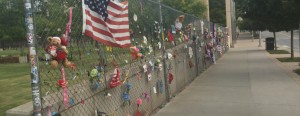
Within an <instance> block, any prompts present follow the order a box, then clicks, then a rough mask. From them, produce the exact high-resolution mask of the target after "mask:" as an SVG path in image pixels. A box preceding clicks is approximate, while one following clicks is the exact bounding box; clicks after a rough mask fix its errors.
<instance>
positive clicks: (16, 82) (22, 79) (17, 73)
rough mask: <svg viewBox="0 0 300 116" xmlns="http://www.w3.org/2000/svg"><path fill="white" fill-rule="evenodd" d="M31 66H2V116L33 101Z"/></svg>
mask: <svg viewBox="0 0 300 116" xmlns="http://www.w3.org/2000/svg"><path fill="white" fill-rule="evenodd" d="M29 73H30V66H29V64H0V75H1V76H0V116H5V112H6V110H8V109H11V108H13V107H16V106H18V105H21V104H24V103H27V102H29V101H30V100H31V88H30V86H31V82H30V76H29Z"/></svg>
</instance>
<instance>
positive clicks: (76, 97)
mask: <svg viewBox="0 0 300 116" xmlns="http://www.w3.org/2000/svg"><path fill="white" fill-rule="evenodd" d="M81 2H82V1H81V0H32V5H33V6H34V7H33V8H34V10H33V11H34V12H33V21H34V24H35V25H34V27H35V33H36V35H35V37H36V39H37V43H36V50H37V57H38V74H39V78H40V85H39V87H40V93H41V94H40V97H41V101H42V102H41V106H42V107H41V109H42V114H43V115H63V116H91V115H95V114H98V115H100V114H106V115H115V116H125V115H138V114H142V115H146V116H148V115H151V114H153V113H154V112H155V111H156V110H157V109H159V108H161V107H162V106H163V105H164V104H165V103H166V102H167V101H168V99H169V98H170V97H172V96H176V94H178V93H179V92H180V91H181V90H182V89H184V87H185V86H187V85H188V84H189V83H191V82H192V81H193V80H194V79H195V78H196V77H197V76H198V75H199V74H201V73H202V72H203V71H204V70H205V69H207V68H208V67H209V66H210V65H212V64H214V63H216V60H217V59H219V58H220V57H222V54H223V53H225V52H226V51H227V50H228V45H227V43H228V42H227V32H226V29H225V28H224V27H221V26H218V25H216V24H213V23H211V22H208V21H205V20H201V19H199V18H197V17H195V16H193V15H190V14H186V13H183V12H180V11H178V10H176V9H173V8H170V7H168V6H166V5H163V4H162V8H161V13H162V14H161V15H160V14H159V12H160V11H159V10H160V9H159V2H157V1H153V0H130V1H129V25H130V32H131V35H130V36H131V43H132V44H133V45H134V46H136V47H137V48H138V49H139V51H140V53H141V54H143V58H137V59H136V60H132V57H133V56H132V54H130V50H129V49H122V48H114V47H110V46H105V45H104V44H102V43H99V42H97V41H94V40H93V39H91V38H89V37H87V36H84V35H82V7H81V4H82V3H81ZM70 8H72V15H73V16H72V19H73V20H72V27H71V33H70V40H69V42H68V45H67V46H66V48H67V50H68V55H67V59H68V61H69V62H70V63H71V64H72V65H71V67H70V68H65V70H64V71H63V70H61V67H62V64H64V63H63V62H59V64H58V67H57V68H53V66H51V64H52V63H53V62H52V61H51V60H52V59H51V58H50V57H49V54H48V52H46V51H45V49H46V48H47V47H48V44H49V39H48V38H49V37H54V36H62V34H63V33H64V31H65V29H66V28H65V27H66V24H67V23H68V21H69V11H70ZM182 16H184V21H183V22H182V28H181V30H180V29H178V24H175V22H176V19H177V21H178V19H179V20H181V19H180V18H182ZM160 17H162V20H163V23H162V25H161V23H160ZM161 26H163V27H164V28H161ZM176 28H177V29H176ZM162 35H163V36H162ZM171 38H172V39H171ZM164 47H165V48H166V49H165V50H164ZM164 53H165V55H164ZM164 60H166V63H165V64H166V65H164V63H163V61H164ZM163 68H166V72H164V70H163ZM62 75H65V77H66V83H65V84H63V83H62V82H61V81H62V80H61V79H62ZM116 77H120V82H117V81H118V79H116ZM166 78H167V79H166ZM165 80H167V82H166V81H165ZM114 82H116V83H114ZM115 86H116V87H115ZM64 87H66V88H65V89H64ZM166 87H169V89H166ZM167 91H168V92H167ZM66 101H67V102H66Z"/></svg>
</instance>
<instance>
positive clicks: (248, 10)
mask: <svg viewBox="0 0 300 116" xmlns="http://www.w3.org/2000/svg"><path fill="white" fill-rule="evenodd" d="M241 1H242V0H239V3H243V4H247V6H246V5H243V6H239V8H240V9H239V11H240V12H239V13H240V14H241V16H242V17H243V18H244V19H248V20H251V21H252V22H253V23H255V24H258V25H260V26H262V27H266V29H267V30H269V31H271V32H273V34H274V38H275V42H276V32H278V31H291V58H294V52H293V49H292V48H293V31H292V30H294V29H297V27H298V24H299V20H300V9H299V0H243V2H241ZM238 5H241V4H238ZM244 23H247V22H244ZM249 28H251V27H249ZM256 30H260V29H256ZM275 45H276V44H275ZM275 48H276V47H275Z"/></svg>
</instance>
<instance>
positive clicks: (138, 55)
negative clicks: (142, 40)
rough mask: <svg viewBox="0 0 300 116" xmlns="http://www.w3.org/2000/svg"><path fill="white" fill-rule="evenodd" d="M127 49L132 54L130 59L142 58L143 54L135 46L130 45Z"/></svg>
mask: <svg viewBox="0 0 300 116" xmlns="http://www.w3.org/2000/svg"><path fill="white" fill-rule="evenodd" d="M129 50H130V53H131V56H132V58H131V60H135V59H137V58H141V59H142V58H144V56H143V54H142V53H140V50H139V49H138V48H137V47H136V46H131V47H130V48H129Z"/></svg>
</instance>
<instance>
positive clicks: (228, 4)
mask: <svg viewBox="0 0 300 116" xmlns="http://www.w3.org/2000/svg"><path fill="white" fill-rule="evenodd" d="M225 2H226V25H227V29H228V45H229V46H230V47H232V27H231V21H232V20H231V0H226V1H225Z"/></svg>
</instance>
